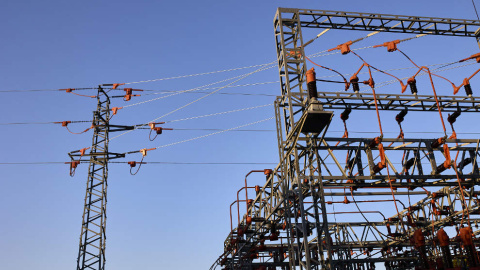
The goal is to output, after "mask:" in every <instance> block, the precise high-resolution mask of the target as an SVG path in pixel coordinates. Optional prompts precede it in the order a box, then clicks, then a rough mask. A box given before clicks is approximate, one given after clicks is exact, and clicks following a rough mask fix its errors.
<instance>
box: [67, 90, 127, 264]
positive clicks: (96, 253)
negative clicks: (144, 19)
mask: <svg viewBox="0 0 480 270" xmlns="http://www.w3.org/2000/svg"><path fill="white" fill-rule="evenodd" d="M107 86H108V85H107ZM110 114H111V109H110V98H109V96H108V95H107V93H106V92H105V90H104V88H102V87H101V86H99V87H98V92H97V110H96V111H94V112H93V122H92V126H93V130H94V132H93V139H92V146H91V147H90V149H89V150H90V151H89V153H87V152H86V150H87V149H84V150H82V151H73V152H70V153H69V156H70V158H71V159H72V160H74V161H75V160H76V161H77V162H87V161H88V163H89V166H88V179H87V188H86V193H85V201H84V210H83V216H82V230H81V234H80V245H79V251H78V258H77V270H84V269H105V244H106V220H107V214H106V207H107V186H108V184H107V179H108V162H109V160H111V159H115V158H121V157H125V154H119V153H113V152H110V151H109V149H108V143H109V133H110V132H112V131H121V130H127V129H131V128H129V127H123V126H112V125H110V118H111V117H110ZM82 152H83V153H82Z"/></svg>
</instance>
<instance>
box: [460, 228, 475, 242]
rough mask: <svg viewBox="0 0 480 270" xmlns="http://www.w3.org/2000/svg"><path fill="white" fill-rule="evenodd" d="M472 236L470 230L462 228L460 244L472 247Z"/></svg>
mask: <svg viewBox="0 0 480 270" xmlns="http://www.w3.org/2000/svg"><path fill="white" fill-rule="evenodd" d="M472 235H473V231H472V228H470V227H464V228H461V229H460V239H461V240H462V243H463V245H464V246H470V245H473V239H472Z"/></svg>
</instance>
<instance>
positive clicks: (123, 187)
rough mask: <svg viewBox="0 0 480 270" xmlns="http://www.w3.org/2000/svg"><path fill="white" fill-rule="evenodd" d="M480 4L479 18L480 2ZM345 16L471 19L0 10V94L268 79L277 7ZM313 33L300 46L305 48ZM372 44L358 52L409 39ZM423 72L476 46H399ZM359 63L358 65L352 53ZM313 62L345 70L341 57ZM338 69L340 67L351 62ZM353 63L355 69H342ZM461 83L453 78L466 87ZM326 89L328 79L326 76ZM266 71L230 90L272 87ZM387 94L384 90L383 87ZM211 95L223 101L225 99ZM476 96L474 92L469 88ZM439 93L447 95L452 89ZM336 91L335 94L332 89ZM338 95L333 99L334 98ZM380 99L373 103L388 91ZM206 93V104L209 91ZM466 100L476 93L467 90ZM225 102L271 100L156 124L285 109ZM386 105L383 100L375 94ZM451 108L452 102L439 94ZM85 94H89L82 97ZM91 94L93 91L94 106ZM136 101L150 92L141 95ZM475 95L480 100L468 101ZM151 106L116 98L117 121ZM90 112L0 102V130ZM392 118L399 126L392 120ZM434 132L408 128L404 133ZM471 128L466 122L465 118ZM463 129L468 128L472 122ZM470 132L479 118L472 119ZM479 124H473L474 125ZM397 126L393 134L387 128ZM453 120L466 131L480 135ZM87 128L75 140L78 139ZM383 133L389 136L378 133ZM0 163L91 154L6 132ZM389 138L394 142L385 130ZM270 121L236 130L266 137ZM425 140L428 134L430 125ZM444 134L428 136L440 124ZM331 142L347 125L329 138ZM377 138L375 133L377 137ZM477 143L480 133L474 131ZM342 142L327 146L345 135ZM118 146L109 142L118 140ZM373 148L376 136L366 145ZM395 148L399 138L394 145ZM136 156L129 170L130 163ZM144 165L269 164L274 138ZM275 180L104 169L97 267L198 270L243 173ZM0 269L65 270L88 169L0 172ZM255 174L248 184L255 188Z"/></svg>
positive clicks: (189, 97) (455, 14) (341, 5)
mask: <svg viewBox="0 0 480 270" xmlns="http://www.w3.org/2000/svg"><path fill="white" fill-rule="evenodd" d="M479 4H480V3H479ZM279 6H281V7H296V8H307V9H326V10H344V11H357V12H372V13H386V14H405V15H419V16H432V17H450V18H467V19H474V18H476V17H475V13H474V10H473V6H472V3H471V1H470V0H461V1H445V0H441V1H438V0H428V1H413V0H405V1H379V0H373V1H351V0H349V1H283V0H282V1H250V0H245V1H211V0H210V1H141V0H140V1H125V0H121V1H82V2H71V1H48V0H46V1H8V0H3V1H0V18H1V19H0V20H1V24H0V36H1V42H0V82H1V86H0V90H29V89H60V88H76V87H95V86H96V85H98V84H100V83H122V82H135V81H141V80H149V79H158V78H167V77H171V76H180V75H187V74H195V73H202V72H210V71H216V70H223V69H230V68H237V67H244V66H250V65H257V64H264V63H268V62H271V61H274V60H275V57H276V53H275V43H274V35H273V17H274V14H275V11H276V8H277V7H279ZM317 33H318V31H316V30H315V31H305V33H304V35H305V39H308V37H310V38H311V37H314V36H315V35H316V34H317ZM366 34H367V33H358V32H356V33H352V32H347V31H343V32H334V31H330V32H329V33H327V34H326V35H325V37H322V38H321V39H319V40H317V41H316V42H315V43H313V44H312V45H310V46H309V48H308V50H309V51H308V53H315V52H318V51H323V50H325V49H329V48H332V47H334V46H336V45H338V44H340V43H343V42H346V41H348V40H351V39H354V38H357V37H361V36H364V35H366ZM404 37H405V36H403V35H394V34H379V35H376V36H375V37H373V38H371V39H369V40H366V41H364V42H362V43H361V44H360V43H359V45H358V47H363V46H369V45H372V44H379V43H383V42H385V41H389V40H393V39H397V38H404ZM405 49H406V51H407V52H409V53H412V55H414V56H416V57H417V58H416V59H419V61H420V62H422V61H423V62H422V64H433V63H445V62H451V61H455V60H458V59H459V58H462V57H466V56H469V55H471V54H473V53H476V52H478V47H477V46H476V44H475V41H474V40H471V39H464V38H458V39H455V38H445V39H439V38H434V37H426V38H422V39H418V40H415V41H411V43H409V45H405ZM367 51H368V50H365V53H364V55H366V56H367V57H368V59H369V60H371V61H372V62H373V63H375V64H378V65H379V66H382V67H384V68H386V69H387V68H396V67H407V66H409V64H408V62H406V61H402V62H401V63H400V62H398V61H397V59H400V58H399V57H397V58H394V56H392V58H388V57H390V55H388V54H387V53H386V52H384V51H383V50H380V51H375V52H367ZM362 53H363V52H362ZM340 57H341V56H339V55H336V56H329V57H326V58H325V60H321V59H322V58H318V61H319V62H321V63H323V64H324V65H330V66H332V67H338V68H339V69H340V68H343V70H342V71H343V72H345V73H352V72H354V71H356V69H357V68H358V63H357V64H355V65H352V66H345V65H340V64H339V63H340V61H342V60H343V59H346V58H340ZM346 57H348V56H346ZM352 57H353V56H352ZM253 70H254V69H245V70H239V71H234V72H227V73H219V74H214V75H209V76H197V77H192V78H186V79H177V80H166V81H157V82H152V83H143V84H135V85H132V86H133V87H134V88H141V89H148V90H158V91H160V90H172V91H174V90H184V89H190V88H193V87H198V86H202V85H205V84H209V83H213V82H216V81H219V80H223V79H227V78H230V77H233V76H237V75H241V74H244V73H246V72H250V71H253ZM474 70H475V68H474V67H470V69H468V70H466V71H465V73H458V74H457V73H451V76H453V78H454V79H455V80H456V82H460V81H461V79H463V77H465V74H466V73H468V74H471V73H472V72H473V71H474ZM322 75H331V74H322ZM277 80H278V73H277V71H276V68H273V69H270V70H268V71H263V72H260V73H258V74H255V75H253V76H251V77H249V78H247V79H245V80H242V81H240V82H238V83H236V84H246V83H260V82H262V83H263V82H275V81H277ZM385 80H388V78H385ZM225 84H226V82H225V83H223V84H218V86H222V85H225ZM472 84H473V82H472ZM447 86H448V85H447ZM335 87H336V86H335ZM337 90H338V89H332V91H337ZM397 90H398V89H397V88H393V87H392V88H390V89H388V87H386V88H384V89H382V91H385V92H388V91H391V92H394V91H397ZM209 91H211V90H209ZM474 91H475V90H474ZM221 92H223V93H229V92H230V93H253V94H266V95H265V96H257V95H255V96H253V95H252V96H242V95H220V94H217V95H212V96H210V97H207V98H205V99H204V100H202V101H200V102H197V103H195V104H193V105H191V106H189V107H187V108H185V109H183V110H180V111H178V112H176V113H174V114H171V115H169V116H168V117H166V118H164V119H162V120H164V121H170V120H176V119H181V118H185V117H192V116H198V115H204V114H210V113H217V112H223V111H228V110H235V109H241V108H246V107H252V106H259V105H264V104H272V103H273V100H274V97H272V96H268V95H278V94H280V88H279V85H278V84H277V83H269V84H263V85H259V86H251V87H237V88H229V89H224V90H222V91H221ZM379 92H381V91H379ZM440 92H441V93H442V94H450V93H451V89H449V88H448V89H447V87H445V88H444V89H442V90H440ZM85 93H88V92H85ZM90 93H91V94H94V92H90ZM145 93H146V92H145ZM202 95H204V94H183V95H178V96H175V97H171V98H166V99H161V100H158V101H154V102H150V103H148V104H145V105H139V106H135V107H131V108H126V109H124V110H121V111H120V112H119V115H117V116H115V118H113V120H112V123H115V124H139V123H146V122H148V121H150V120H152V119H154V118H157V117H159V116H161V115H163V114H165V113H167V112H169V111H172V110H174V109H176V108H178V107H180V106H182V105H184V104H186V103H188V102H191V101H193V100H195V99H197V98H199V97H201V96H202ZM477 95H478V94H477ZM154 97H157V96H155V95H150V96H142V97H134V98H133V100H132V101H130V102H129V103H126V102H123V101H122V100H121V99H116V100H114V101H113V104H112V106H124V105H127V104H132V103H135V102H138V101H142V100H148V99H151V98H154ZM95 106H96V104H95V100H94V99H90V98H83V97H78V96H74V95H72V94H67V93H65V92H13V93H12V92H1V93H0V115H1V117H0V119H1V121H0V123H10V122H50V121H64V120H90V119H91V118H92V111H93V110H95ZM273 114H274V113H273V107H271V106H269V107H263V108H259V109H255V110H249V111H246V112H238V113H232V114H227V115H223V116H215V117H207V118H202V119H198V120H190V121H179V122H174V123H170V124H166V125H164V126H165V127H172V128H180V129H199V128H212V129H228V128H232V127H236V126H239V125H243V124H248V123H251V122H255V121H258V120H262V119H265V118H269V117H272V116H273ZM352 117H353V119H355V120H356V121H353V120H352V124H351V125H352V126H351V129H352V130H357V131H359V130H364V126H363V125H368V124H370V123H369V122H370V121H371V119H372V118H362V117H359V118H358V119H356V118H355V116H352ZM386 117H393V116H392V115H388V116H386ZM433 117H434V116H432V119H433V120H432V121H428V122H427V121H426V120H424V122H422V123H412V122H413V121H412V122H411V123H410V124H411V125H410V126H405V129H406V130H411V131H413V130H414V129H415V128H418V127H420V126H422V125H423V126H427V127H429V125H430V124H431V123H430V122H433V121H437V122H435V123H437V124H438V119H437V118H433ZM465 119H469V118H465ZM471 120H472V119H470V121H471ZM473 120H474V119H473ZM475 121H476V120H475ZM391 122H393V121H391ZM468 124H469V122H468V121H467V120H459V122H458V128H459V129H460V130H461V129H462V128H463V131H478V130H474V128H472V127H469V126H468ZM88 125H89V124H84V125H81V124H79V125H72V126H71V127H72V129H73V130H76V131H80V130H83V129H85V128H87V127H88ZM385 125H386V126H387V128H388V127H389V124H385ZM0 127H1V133H0V149H1V153H2V154H1V156H0V163H2V162H3V163H5V162H37V161H67V153H68V152H70V151H72V150H77V149H80V148H83V147H87V146H89V145H90V143H91V132H89V133H86V134H83V135H72V134H70V133H68V132H67V131H66V130H65V129H64V128H62V127H61V126H59V125H1V126H0ZM390 127H391V129H392V131H395V132H396V131H397V129H398V128H397V127H396V125H394V124H391V125H390ZM274 128H275V125H274V121H272V120H270V121H268V122H264V123H262V124H258V125H254V126H249V127H247V128H245V129H266V130H273V129H274ZM432 128H433V125H432ZM434 128H435V129H438V125H435V127H434ZM331 129H332V130H333V131H341V129H342V125H341V122H339V121H337V122H336V123H334V124H333V126H332V127H331ZM373 129H374V130H376V127H375V126H373ZM477 129H478V128H477ZM211 132H213V131H200V130H175V131H166V132H165V134H163V135H161V136H159V137H158V138H157V139H156V140H155V141H154V142H149V141H148V131H145V130H142V131H135V132H132V133H129V134H128V135H125V136H122V137H121V138H119V139H115V140H113V141H112V142H111V144H110V150H111V151H118V152H124V151H130V150H138V149H141V148H144V147H156V146H161V145H164V144H168V143H172V142H177V141H181V140H184V139H189V138H193V137H196V136H201V135H205V134H208V133H211ZM341 134H342V133H338V132H337V133H336V134H335V133H332V136H333V135H339V136H341ZM113 135H115V134H113ZM372 136H373V135H372ZM391 136H392V137H396V134H391ZM139 159H140V155H135V156H129V157H128V158H127V159H126V160H125V161H129V160H137V161H138V160H139ZM146 161H147V162H148V161H165V162H240V163H243V162H262V163H276V162H278V150H277V140H276V135H275V132H271V131H270V132H268V131H266V132H227V133H223V134H219V135H216V136H211V137H208V138H204V139H199V140H195V141H192V142H187V143H182V144H178V145H175V146H171V147H165V148H162V149H159V150H156V151H152V152H150V153H149V154H148V156H147V157H146ZM268 167H273V165H203V166H202V165H187V164H183V165H167V164H163V165H153V164H152V165H146V166H144V167H142V169H141V171H140V172H139V174H138V175H136V176H130V174H129V172H128V167H127V165H125V164H112V165H111V166H110V175H109V190H108V211H107V215H108V221H107V268H108V269H116V270H124V269H145V270H147V269H206V268H208V267H209V266H210V265H211V264H212V262H213V261H214V260H215V259H216V258H217V257H218V255H220V254H221V252H222V251H223V241H224V239H225V237H226V236H227V234H228V231H229V226H230V225H229V218H228V215H229V213H228V205H229V204H230V203H231V202H232V201H233V200H234V198H235V194H236V191H237V190H238V189H239V188H240V187H241V185H242V183H243V178H244V176H245V174H246V173H248V172H249V171H250V170H254V169H264V168H268ZM0 170H1V177H0V184H1V186H2V188H1V190H2V191H1V196H0V216H1V217H2V219H1V222H0V235H1V237H0V265H1V266H2V268H3V269H15V270H27V269H52V270H56V269H69V268H70V269H72V268H74V267H75V265H76V257H77V253H78V243H79V234H80V227H81V215H82V211H83V198H84V196H85V181H86V173H87V165H86V164H81V165H80V166H79V169H78V170H77V174H76V176H75V177H74V178H70V177H69V175H68V166H67V165H61V164H58V165H56V164H50V165H28V166H27V165H0ZM263 179H264V177H263V176H262V175H255V176H252V178H251V183H252V185H253V184H261V183H262V181H263Z"/></svg>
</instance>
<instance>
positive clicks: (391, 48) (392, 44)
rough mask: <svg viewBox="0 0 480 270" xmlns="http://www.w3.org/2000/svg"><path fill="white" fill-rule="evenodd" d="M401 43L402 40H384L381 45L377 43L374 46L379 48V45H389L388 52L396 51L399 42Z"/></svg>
mask: <svg viewBox="0 0 480 270" xmlns="http://www.w3.org/2000/svg"><path fill="white" fill-rule="evenodd" d="M399 43H400V40H398V39H397V40H394V41H387V42H384V43H383V44H381V45H375V46H373V48H379V47H387V51H388V52H394V51H396V50H397V44H399Z"/></svg>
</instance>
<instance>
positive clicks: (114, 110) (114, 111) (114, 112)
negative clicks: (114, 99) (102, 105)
mask: <svg viewBox="0 0 480 270" xmlns="http://www.w3.org/2000/svg"><path fill="white" fill-rule="evenodd" d="M120 109H123V107H113V108H112V109H111V111H112V112H113V115H115V114H117V112H118V110H120Z"/></svg>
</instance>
